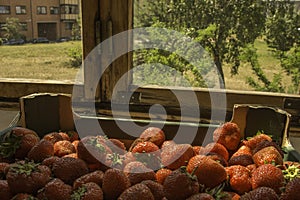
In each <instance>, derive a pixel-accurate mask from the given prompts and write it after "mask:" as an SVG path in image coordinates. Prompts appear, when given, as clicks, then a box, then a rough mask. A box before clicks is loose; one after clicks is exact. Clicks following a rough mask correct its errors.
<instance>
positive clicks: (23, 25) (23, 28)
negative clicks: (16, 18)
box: [20, 22, 27, 31]
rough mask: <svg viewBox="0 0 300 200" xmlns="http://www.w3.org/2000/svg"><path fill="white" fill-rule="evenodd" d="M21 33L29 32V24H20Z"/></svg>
mask: <svg viewBox="0 0 300 200" xmlns="http://www.w3.org/2000/svg"><path fill="white" fill-rule="evenodd" d="M20 27H21V31H27V22H20Z"/></svg>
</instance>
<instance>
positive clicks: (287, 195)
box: [280, 178, 300, 200]
mask: <svg viewBox="0 0 300 200" xmlns="http://www.w3.org/2000/svg"><path fill="white" fill-rule="evenodd" d="M299 191H300V178H294V179H293V180H291V181H289V182H288V183H287V184H286V186H285V191H284V192H283V193H282V194H281V197H280V200H296V199H300V193H299Z"/></svg>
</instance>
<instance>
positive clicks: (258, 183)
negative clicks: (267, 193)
mask: <svg viewBox="0 0 300 200" xmlns="http://www.w3.org/2000/svg"><path fill="white" fill-rule="evenodd" d="M251 182H252V189H256V188H258V187H262V186H265V187H270V188H272V189H273V190H275V192H276V193H277V194H280V192H281V191H280V188H281V187H282V186H283V185H284V176H283V173H282V171H281V169H279V168H278V167H275V166H274V165H272V164H265V165H261V166H259V167H257V168H256V169H255V170H254V171H253V173H252V177H251Z"/></svg>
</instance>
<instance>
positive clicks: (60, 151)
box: [53, 140, 76, 157]
mask: <svg viewBox="0 0 300 200" xmlns="http://www.w3.org/2000/svg"><path fill="white" fill-rule="evenodd" d="M53 148H54V155H55V156H58V157H63V156H65V155H68V154H71V153H75V152H76V149H75V147H74V145H73V144H72V143H71V142H70V141H68V140H61V141H58V142H55V143H54V145H53Z"/></svg>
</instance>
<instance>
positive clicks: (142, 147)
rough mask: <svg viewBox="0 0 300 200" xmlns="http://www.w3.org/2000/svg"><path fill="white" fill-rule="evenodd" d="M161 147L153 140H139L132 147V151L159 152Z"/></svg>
mask: <svg viewBox="0 0 300 200" xmlns="http://www.w3.org/2000/svg"><path fill="white" fill-rule="evenodd" d="M158 151H159V147H158V146H157V145H156V144H154V143H153V142H149V141H146V142H139V143H137V144H136V145H135V146H134V147H133V148H132V149H131V152H132V153H150V152H158Z"/></svg>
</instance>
